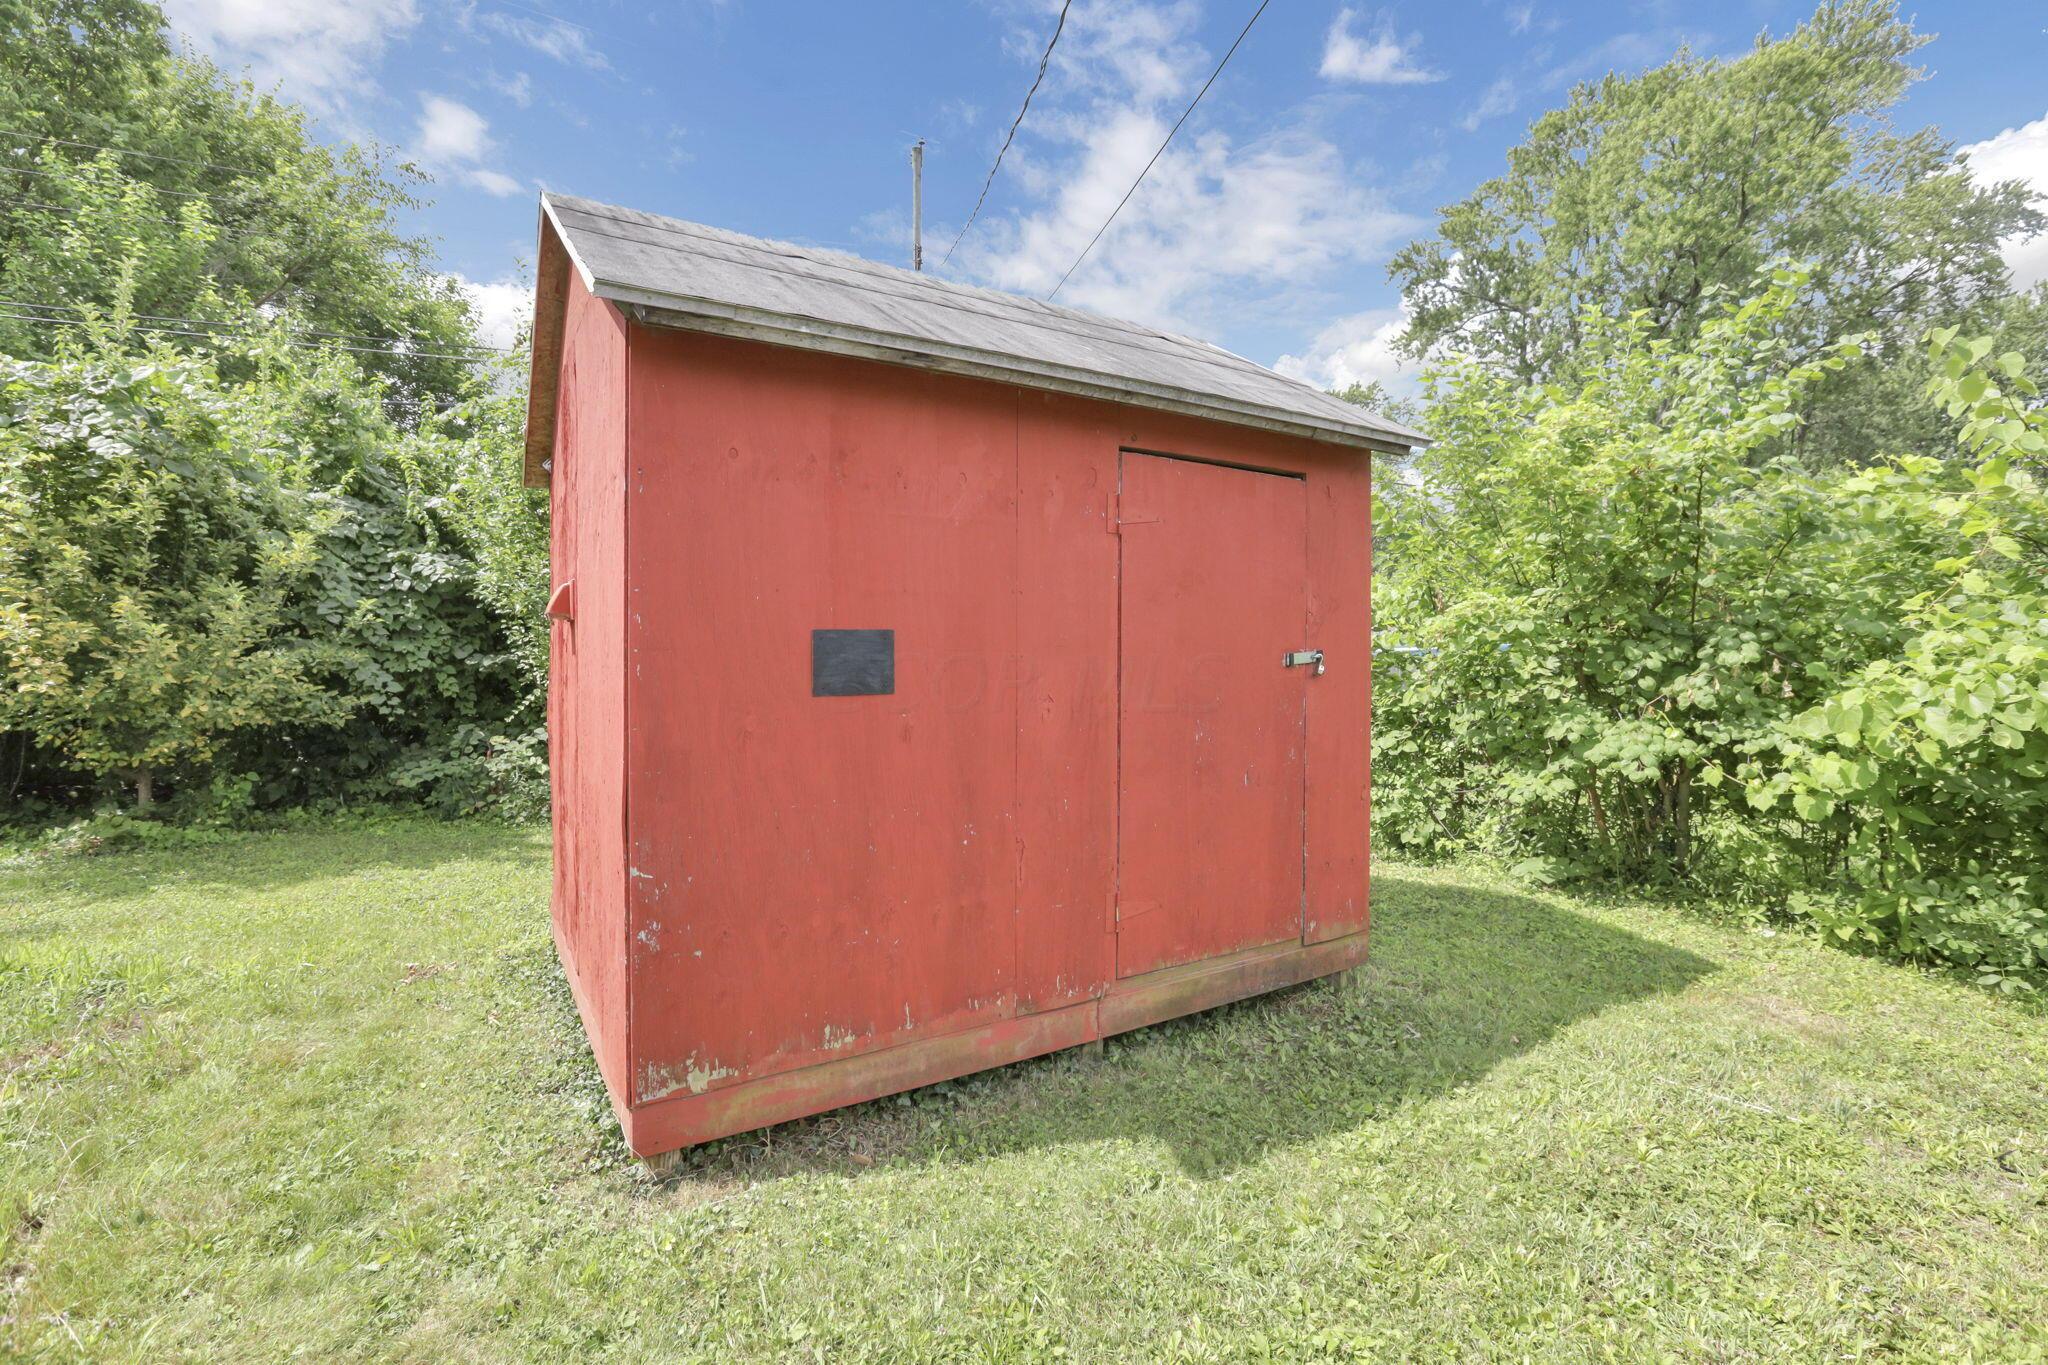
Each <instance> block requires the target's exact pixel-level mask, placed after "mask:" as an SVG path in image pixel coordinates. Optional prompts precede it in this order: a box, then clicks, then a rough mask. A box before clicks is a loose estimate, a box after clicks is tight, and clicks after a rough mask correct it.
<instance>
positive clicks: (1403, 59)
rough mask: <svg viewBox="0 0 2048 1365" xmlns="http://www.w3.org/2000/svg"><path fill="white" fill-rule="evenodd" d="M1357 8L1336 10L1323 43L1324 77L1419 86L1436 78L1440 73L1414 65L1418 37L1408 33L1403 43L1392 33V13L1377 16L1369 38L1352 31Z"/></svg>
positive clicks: (1338, 79)
mask: <svg viewBox="0 0 2048 1365" xmlns="http://www.w3.org/2000/svg"><path fill="white" fill-rule="evenodd" d="M1357 18H1358V11H1357V10H1353V9H1345V10H1339V11H1338V13H1337V20H1336V22H1335V23H1333V24H1331V25H1330V33H1329V36H1328V37H1327V38H1326V39H1325V40H1324V42H1323V64H1322V74H1323V77H1324V78H1325V79H1326V80H1333V81H1356V82H1358V83H1360V84H1362V85H1420V84H1422V83H1424V82H1427V81H1440V80H1442V79H1443V73H1442V72H1440V71H1428V70H1425V69H1423V68H1422V67H1419V66H1417V65H1416V64H1415V49H1416V47H1417V46H1419V45H1420V43H1421V41H1422V40H1421V39H1420V38H1418V37H1414V36H1410V37H1409V39H1408V40H1407V41H1406V42H1405V43H1403V42H1402V41H1401V39H1400V38H1399V37H1397V36H1396V35H1395V33H1394V19H1393V16H1392V15H1389V14H1383V15H1381V16H1380V21H1379V24H1378V26H1377V27H1376V28H1375V29H1374V30H1373V33H1372V35H1371V36H1370V37H1360V36H1359V35H1358V34H1357V33H1355V32H1353V31H1352V24H1353V23H1354V22H1355V21H1356V20H1357Z"/></svg>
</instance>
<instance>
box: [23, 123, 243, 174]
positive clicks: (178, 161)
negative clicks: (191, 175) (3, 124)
mask: <svg viewBox="0 0 2048 1365" xmlns="http://www.w3.org/2000/svg"><path fill="white" fill-rule="evenodd" d="M7 137H25V138H30V139H32V140H34V141H36V142H52V143H55V144H56V145H57V146H59V147H81V148H84V149H85V150H86V151H89V152H112V153H114V154H115V155H116V156H133V157H140V158H141V159H143V160H144V161H165V162H169V163H170V164H172V165H174V166H203V167H205V168H206V169H208V170H214V171H226V172H227V173H228V174H230V175H262V174H264V172H262V171H252V170H250V169H249V168H248V167H246V166H225V165H222V164H221V163H220V162H218V161H200V160H197V159H195V158H193V157H189V156H166V155H164V154H163V153H161V152H138V151H136V150H135V149H134V148H132V147H109V146H105V145H102V144H101V143H97V142H75V141H73V140H72V139H70V138H67V137H54V136H52V135H51V134H49V133H31V132H28V131H26V130H24V129H20V128H0V138H7Z"/></svg>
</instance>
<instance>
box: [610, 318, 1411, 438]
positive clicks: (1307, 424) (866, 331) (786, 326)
mask: <svg viewBox="0 0 2048 1365" xmlns="http://www.w3.org/2000/svg"><path fill="white" fill-rule="evenodd" d="M591 292H592V293H594V294H596V295H597V296H598V297H599V298H603V299H609V300H611V301H612V302H614V303H617V304H619V305H621V306H622V307H625V308H626V309H627V311H628V313H629V315H630V316H632V317H633V318H634V319H635V320H636V321H638V322H641V323H643V324H645V325H647V326H651V327H668V328H673V329H676V330H679V331H690V332H708V333H712V334H714V335H718V336H733V337H741V338H744V339H746V340H750V341H765V342H768V343H771V344H774V345H782V346H795V347H799V348H802V349H805V350H813V351H825V352H829V353H832V354H836V355H849V356H857V357H860V358H862V359H867V360H881V361H885V362H888V363H891V364H898V365H909V366H913V367H916V368H919V369H927V370H936V371H939V372H942V373H945V374H958V375H966V376H969V377H972V378H977V379H992V380H996V381H998V382H1001V383H1006V384H1017V385H1021V386H1023V387H1026V388H1035V389H1043V390H1047V391H1050V392H1055V393H1070V394H1074V395H1077V396H1079V397H1084V398H1094V399H1100V400H1103V401H1106V402H1112V403H1129V404H1133V405H1136V406H1139V407H1146V408H1155V409H1159V410H1161V411H1166V412H1178V413H1182V414H1185V415H1188V416H1193V417H1202V418H1207V419H1210V420H1212V421H1222V422H1230V423H1233V424H1235V425H1238V426H1250V427H1258V428H1262V429H1264V430H1268V431H1278V432H1284V433H1286V434H1288V435H1291V436H1300V437H1305V438H1307V439H1310V440H1316V441H1330V442H1334V443H1336V444H1340V445H1348V446H1355V447H1358V448H1359V449H1363V450H1372V451H1378V452H1381V453H1385V454H1393V455H1405V454H1407V453H1408V452H1409V451H1410V450H1412V449H1414V448H1415V446H1417V445H1420V444H1423V443H1424V442H1423V438H1422V437H1421V436H1419V435H1418V436H1416V437H1415V438H1414V439H1413V440H1412V441H1410V440H1405V439H1403V438H1402V437H1400V436H1394V435H1389V434H1387V433H1384V432H1381V431H1377V430H1373V429H1370V428H1368V427H1366V426H1365V425H1363V424H1359V425H1358V426H1355V427H1354V426H1349V425H1347V424H1342V423H1338V422H1334V421H1333V422H1330V423H1327V424H1325V423H1318V422H1313V421H1306V420H1303V418H1302V416H1301V415H1300V414H1298V413H1293V412H1288V411H1286V410H1284V409H1275V408H1268V407H1265V406H1263V405H1260V404H1253V403H1244V402H1239V401H1237V400H1233V399H1230V398H1226V397H1222V396H1220V395H1217V394H1209V393H1198V392H1194V391H1192V390H1187V389H1179V388H1174V387H1171V386H1168V385H1160V384H1147V383H1145V382H1143V381H1140V380H1132V379H1127V378H1121V377H1119V378H1117V379H1115V380H1110V379H1108V378H1106V377H1104V376H1101V375H1097V374H1094V373H1092V372H1091V371H1087V370H1079V369H1073V368H1070V367H1067V366H1062V365H1055V364H1051V363H1048V362H1043V361H1035V360H1030V359H1027V358H1023V357H1018V356H1013V355H1005V354H1000V353H994V352H988V351H982V350H977V349H975V348H973V347H967V346H955V345H949V344H947V343H944V342H938V341H932V340H930V339H927V338H924V337H906V336H902V335H899V334H894V333H889V332H881V331H875V330H873V329H870V328H865V327H855V326H850V325H848V324H845V323H836V322H827V321H823V320H820V319H817V318H803V317H795V316H791V315H789V314H784V313H776V312H772V311H769V310H765V309H756V308H746V307H742V306H739V305H735V304H729V303H724V302H721V301H718V300H713V299H693V298H678V297H675V296H673V295H665V294H661V293H657V292H655V291H651V290H645V289H639V288H635V287H633V286H631V285H625V284H621V283H618V282H616V281H613V280H605V279H598V280H596V281H594V282H593V284H592V286H591Z"/></svg>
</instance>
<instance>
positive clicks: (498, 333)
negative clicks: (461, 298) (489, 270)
mask: <svg viewBox="0 0 2048 1365" xmlns="http://www.w3.org/2000/svg"><path fill="white" fill-rule="evenodd" d="M448 278H449V279H451V280H453V281H454V282H455V287H456V288H458V289H460V290H461V291H462V292H463V294H464V295H466V296H467V297H468V299H469V306H470V307H471V308H472V309H474V310H475V311H476V317H477V336H478V339H479V340H481V341H483V342H485V343H486V344H488V345H491V346H510V345H511V344H512V343H513V341H514V340H515V339H516V338H517V337H518V335H519V329H520V328H521V327H524V326H525V325H526V324H527V322H528V321H529V320H530V319H531V318H532V317H533V286H532V285H530V284H528V283H527V282H526V281H524V280H521V279H517V278H515V277H513V276H510V275H507V276H505V277H504V278H502V279H497V280H492V281H490V282H489V283H478V282H477V281H475V280H472V279H469V278H468V277H467V276H464V275H462V274H460V273H456V274H451V275H450V276H449V277H448Z"/></svg>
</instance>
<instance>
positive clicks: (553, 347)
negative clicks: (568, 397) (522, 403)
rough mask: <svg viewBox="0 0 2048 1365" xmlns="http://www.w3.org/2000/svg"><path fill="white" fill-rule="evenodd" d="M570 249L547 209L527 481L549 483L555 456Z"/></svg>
mask: <svg viewBox="0 0 2048 1365" xmlns="http://www.w3.org/2000/svg"><path fill="white" fill-rule="evenodd" d="M569 264H570V262H569V253H568V251H567V249H566V248H565V247H564V246H563V245H562V235H561V233H560V232H559V231H558V230H557V229H556V227H555V225H554V220H553V218H552V216H551V215H549V214H548V213H547V212H546V211H545V206H543V212H542V215H541V221H540V247H539V259H538V266H537V269H536V271H535V276H536V279H535V297H534V305H533V368H532V369H531V371H530V372H529V373H528V375H527V383H526V454H525V459H524V461H523V466H524V468H523V475H524V482H525V484H526V486H527V487H528V488H546V487H547V486H548V474H549V472H550V471H551V470H552V469H553V467H554V460H555V413H556V411H557V404H558V402H559V399H560V396H561V395H560V388H561V376H562V332H563V326H564V320H565V316H566V314H567V311H568V306H569Z"/></svg>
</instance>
